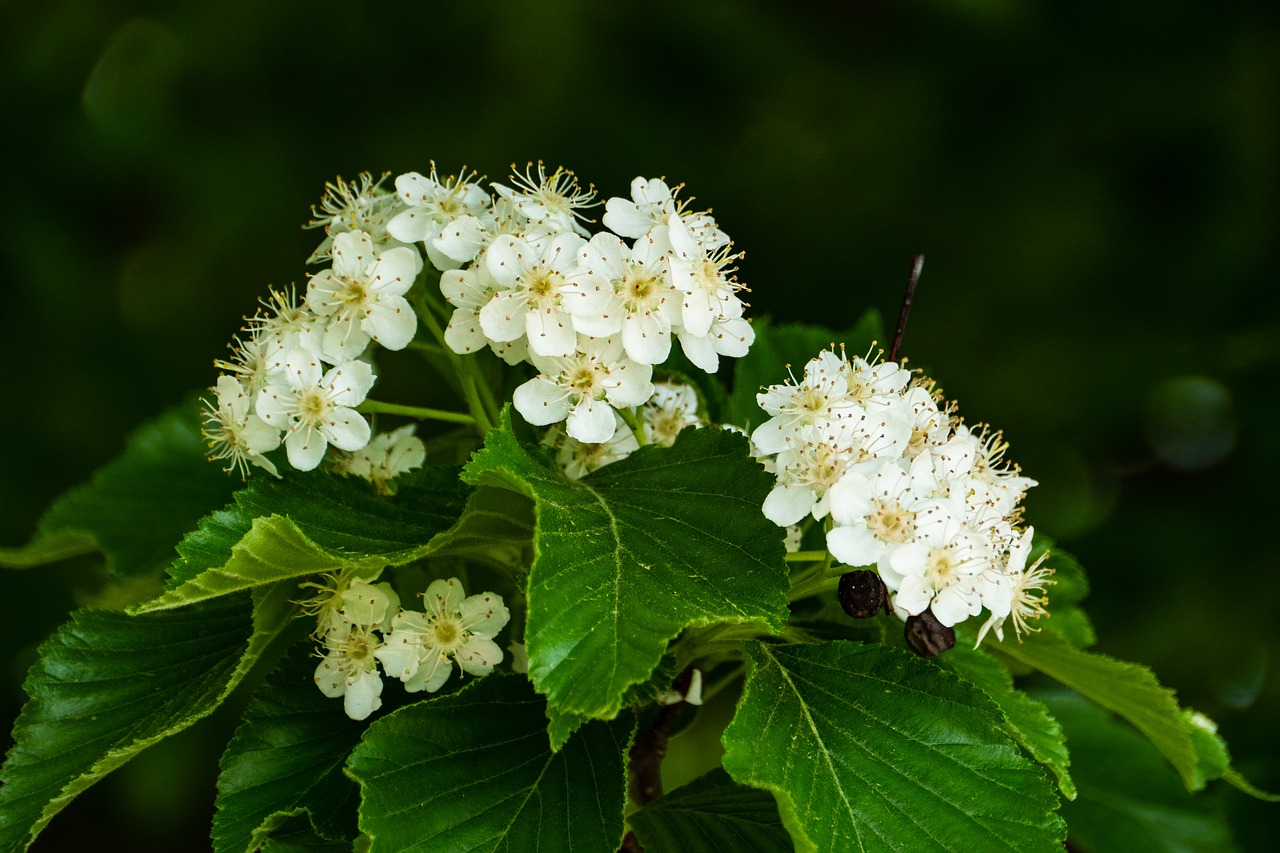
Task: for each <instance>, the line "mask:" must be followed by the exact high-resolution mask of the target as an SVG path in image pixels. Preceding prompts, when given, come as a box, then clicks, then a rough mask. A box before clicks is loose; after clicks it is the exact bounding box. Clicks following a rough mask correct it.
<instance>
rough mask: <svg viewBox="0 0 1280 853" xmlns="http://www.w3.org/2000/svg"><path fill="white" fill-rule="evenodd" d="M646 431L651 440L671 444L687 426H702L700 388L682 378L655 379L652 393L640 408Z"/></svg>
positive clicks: (648, 438)
mask: <svg viewBox="0 0 1280 853" xmlns="http://www.w3.org/2000/svg"><path fill="white" fill-rule="evenodd" d="M641 415H642V416H643V417H644V434H645V438H646V439H647V440H648V442H649V443H650V444H658V445H662V446H664V447H670V446H671V445H673V444H675V441H676V436H677V435H679V434H680V431H681V430H683V429H684V428H685V427H696V426H702V425H703V424H704V423H705V422H704V421H703V420H702V418H700V417H698V392H697V391H696V390H695V389H694V387H693V386H692V385H686V384H684V383H682V382H655V383H654V385H653V396H652V397H650V398H649V401H648V402H647V403H645V404H644V408H643V409H642V410H641Z"/></svg>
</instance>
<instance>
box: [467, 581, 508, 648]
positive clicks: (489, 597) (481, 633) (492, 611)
mask: <svg viewBox="0 0 1280 853" xmlns="http://www.w3.org/2000/svg"><path fill="white" fill-rule="evenodd" d="M458 615H459V616H460V617H461V618H462V624H463V625H464V626H465V627H466V629H467V630H468V631H470V632H471V633H472V634H474V635H475V636H477V637H486V638H488V639H493V638H494V637H496V636H497V635H498V632H499V631H501V630H502V629H503V628H504V627H506V624H507V622H508V621H510V619H511V611H510V610H508V609H507V606H506V605H505V604H504V603H503V602H502V597H501V596H499V595H497V594H496V593H492V592H481V593H478V594H476V595H472V596H468V597H467V599H466V600H465V601H463V602H462V604H461V605H459V607H458Z"/></svg>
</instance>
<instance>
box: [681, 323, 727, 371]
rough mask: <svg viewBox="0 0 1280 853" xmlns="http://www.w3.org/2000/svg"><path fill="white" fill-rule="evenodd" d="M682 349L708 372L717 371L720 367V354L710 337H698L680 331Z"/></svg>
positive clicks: (699, 367) (699, 366)
mask: <svg viewBox="0 0 1280 853" xmlns="http://www.w3.org/2000/svg"><path fill="white" fill-rule="evenodd" d="M680 349H682V350H684V354H685V356H686V357H687V358H688V359H689V361H691V362H693V364H694V366H695V367H697V368H698V369H700V370H705V371H706V372H707V373H715V372H716V371H717V370H719V369H720V355H719V353H717V352H716V350H715V347H713V346H712V345H711V339H710V338H709V337H698V336H696V335H694V334H692V333H688V332H681V333H680Z"/></svg>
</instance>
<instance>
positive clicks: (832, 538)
mask: <svg viewBox="0 0 1280 853" xmlns="http://www.w3.org/2000/svg"><path fill="white" fill-rule="evenodd" d="M827 548H828V549H829V550H830V551H831V554H832V556H834V557H835V558H836V559H837V560H839V561H840V562H842V563H844V564H845V565H846V566H870V565H872V564H874V563H875V562H876V560H878V559H879V558H880V554H881V553H882V552H883V551H884V544H883V543H882V542H881V541H880V540H879V539H877V538H876V537H875V535H874V534H873V533H872V532H871V531H870V530H868V529H867V528H866V527H865V526H863V525H842V526H837V527H834V528H832V529H831V530H830V531H829V532H828V533H827Z"/></svg>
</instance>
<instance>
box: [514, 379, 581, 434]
mask: <svg viewBox="0 0 1280 853" xmlns="http://www.w3.org/2000/svg"><path fill="white" fill-rule="evenodd" d="M511 404H512V405H513V406H515V407H516V411H517V412H519V413H520V416H521V417H522V418H524V419H525V420H526V421H528V422H529V423H531V424H533V425H534V426H547V425H548V424H555V423H559V422H560V421H562V420H564V419H565V417H566V416H567V415H568V414H569V399H568V397H567V396H566V395H565V393H564V391H562V390H560V387H559V386H557V385H556V384H555V383H554V382H551V381H550V380H548V379H545V378H543V377H542V376H535V377H534V378H533V379H530V380H529V381H528V382H526V383H524V384H523V385H521V386H520V387H519V388H517V389H516V390H515V393H514V394H512V395H511Z"/></svg>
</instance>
